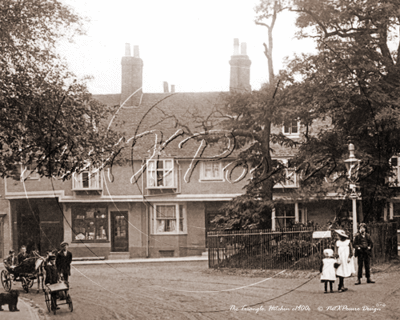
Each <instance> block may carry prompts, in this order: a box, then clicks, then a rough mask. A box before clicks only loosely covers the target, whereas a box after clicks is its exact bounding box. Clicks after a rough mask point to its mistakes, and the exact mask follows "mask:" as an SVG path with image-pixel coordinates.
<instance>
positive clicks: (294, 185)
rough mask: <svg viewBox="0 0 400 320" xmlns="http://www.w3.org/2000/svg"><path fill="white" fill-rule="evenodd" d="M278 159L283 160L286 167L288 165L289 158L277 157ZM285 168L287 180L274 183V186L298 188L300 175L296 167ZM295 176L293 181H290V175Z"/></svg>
mask: <svg viewBox="0 0 400 320" xmlns="http://www.w3.org/2000/svg"><path fill="white" fill-rule="evenodd" d="M277 160H278V161H280V162H282V163H283V164H284V165H285V166H286V167H287V166H288V163H289V161H288V159H277ZM284 170H285V181H281V182H279V183H277V184H276V185H274V188H298V187H299V182H298V179H297V177H298V175H297V173H296V168H286V169H284ZM291 176H293V183H290V180H289V179H288V178H289V177H291Z"/></svg>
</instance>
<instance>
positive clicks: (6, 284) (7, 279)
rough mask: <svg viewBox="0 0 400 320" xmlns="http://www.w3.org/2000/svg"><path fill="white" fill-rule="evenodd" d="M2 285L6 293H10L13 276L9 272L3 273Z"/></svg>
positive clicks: (4, 271)
mask: <svg viewBox="0 0 400 320" xmlns="http://www.w3.org/2000/svg"><path fill="white" fill-rule="evenodd" d="M1 284H2V285H3V288H4V290H5V291H7V292H9V291H10V290H11V288H12V279H11V275H10V273H9V272H8V271H7V270H3V271H1Z"/></svg>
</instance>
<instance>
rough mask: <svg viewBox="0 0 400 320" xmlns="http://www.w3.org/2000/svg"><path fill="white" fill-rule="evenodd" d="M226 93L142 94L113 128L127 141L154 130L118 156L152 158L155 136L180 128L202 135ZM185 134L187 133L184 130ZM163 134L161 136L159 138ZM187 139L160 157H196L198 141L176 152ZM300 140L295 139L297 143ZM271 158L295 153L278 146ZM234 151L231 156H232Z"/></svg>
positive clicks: (208, 152) (115, 97)
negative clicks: (204, 126)
mask: <svg viewBox="0 0 400 320" xmlns="http://www.w3.org/2000/svg"><path fill="white" fill-rule="evenodd" d="M226 94H227V92H194V93H180V92H178V93H144V94H142V95H140V96H137V97H135V100H134V101H136V105H135V106H124V107H121V108H120V109H119V110H118V112H117V114H116V116H115V118H114V120H113V122H112V126H113V128H114V129H116V130H121V131H123V132H124V134H125V138H126V140H128V139H130V138H132V137H133V136H135V135H138V134H142V133H144V132H147V131H150V130H154V133H152V134H148V135H145V136H143V137H142V138H140V139H138V140H137V143H136V144H135V146H134V147H133V149H131V147H130V146H131V144H129V143H128V144H126V147H125V148H124V150H123V151H122V152H121V154H122V156H123V157H124V158H125V159H131V157H132V158H133V159H143V158H148V157H150V156H151V155H152V153H153V149H152V147H153V146H154V143H155V139H156V136H155V135H156V134H157V139H158V141H160V139H162V141H166V140H168V139H169V138H170V137H171V136H173V135H174V134H175V133H176V132H177V131H178V130H179V129H180V128H182V126H180V125H183V126H186V129H190V131H191V132H192V133H197V132H202V131H204V128H203V126H202V121H204V119H205V118H207V116H209V115H211V114H212V116H211V117H210V118H209V119H208V120H210V121H212V122H213V124H216V123H218V121H219V120H220V118H218V114H215V113H213V112H214V111H215V110H216V108H217V107H218V106H222V105H223V101H224V95H226ZM93 97H94V98H95V99H97V100H99V101H100V102H102V103H104V104H106V105H111V106H115V105H119V104H120V97H121V95H120V94H106V95H94V96H93ZM328 126H329V121H322V120H321V121H317V122H316V123H314V124H313V126H312V128H310V129H309V130H310V132H312V131H315V133H316V132H318V130H319V129H321V128H322V127H324V128H327V127H328ZM279 130H281V128H277V127H276V128H274V129H273V131H274V132H278V131H279ZM185 131H187V130H185ZM161 132H162V136H161ZM187 137H188V136H187V135H186V136H184V137H183V136H180V137H178V138H176V139H175V140H174V141H172V142H171V143H169V144H168V146H167V147H166V148H165V150H164V151H163V153H162V155H163V156H170V157H176V158H192V157H194V156H195V154H196V152H197V150H198V148H199V146H200V141H196V140H194V139H192V140H190V141H188V142H187V143H185V144H184V146H183V147H182V148H179V146H178V145H179V142H180V141H182V140H183V139H184V138H187ZM300 139H301V138H298V139H295V140H297V141H300ZM226 145H227V143H226V142H224V143H219V145H218V144H216V145H213V146H209V147H207V148H206V149H205V150H204V152H203V154H202V155H203V156H205V157H207V156H215V155H217V154H220V152H221V150H222V149H223V147H224V146H226ZM271 148H272V156H273V158H290V157H293V156H294V154H295V153H296V151H297V150H296V148H288V147H283V146H280V145H277V144H274V145H272V146H271ZM236 154H237V151H236V152H234V153H233V154H232V156H235V155H236Z"/></svg>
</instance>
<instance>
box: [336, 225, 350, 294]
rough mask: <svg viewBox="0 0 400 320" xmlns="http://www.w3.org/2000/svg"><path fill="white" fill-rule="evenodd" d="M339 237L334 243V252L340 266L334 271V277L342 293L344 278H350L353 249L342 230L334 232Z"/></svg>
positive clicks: (344, 289)
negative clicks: (337, 256) (336, 278)
mask: <svg viewBox="0 0 400 320" xmlns="http://www.w3.org/2000/svg"><path fill="white" fill-rule="evenodd" d="M336 233H337V234H338V235H339V240H337V241H336V246H335V251H336V253H337V254H338V255H339V262H340V266H339V267H338V268H337V270H336V276H337V277H338V278H339V288H338V290H339V291H341V292H344V291H346V290H347V288H345V287H344V278H348V277H350V276H351V273H352V272H353V271H352V270H353V268H352V265H351V260H350V258H351V257H352V256H353V248H352V246H351V242H350V239H349V237H348V236H347V235H346V233H345V232H344V231H343V230H336Z"/></svg>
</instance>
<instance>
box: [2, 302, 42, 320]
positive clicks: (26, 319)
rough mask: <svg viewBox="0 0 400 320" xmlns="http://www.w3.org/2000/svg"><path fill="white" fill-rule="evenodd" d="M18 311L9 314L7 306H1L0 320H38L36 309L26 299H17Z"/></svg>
mask: <svg viewBox="0 0 400 320" xmlns="http://www.w3.org/2000/svg"><path fill="white" fill-rule="evenodd" d="M17 307H18V309H19V311H14V312H10V311H9V310H8V306H7V305H3V306H2V308H3V311H0V319H7V320H40V317H39V315H38V311H39V310H38V309H36V308H35V307H34V305H33V303H31V302H30V301H29V300H28V299H25V298H21V297H20V298H19V299H18V306H17Z"/></svg>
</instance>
